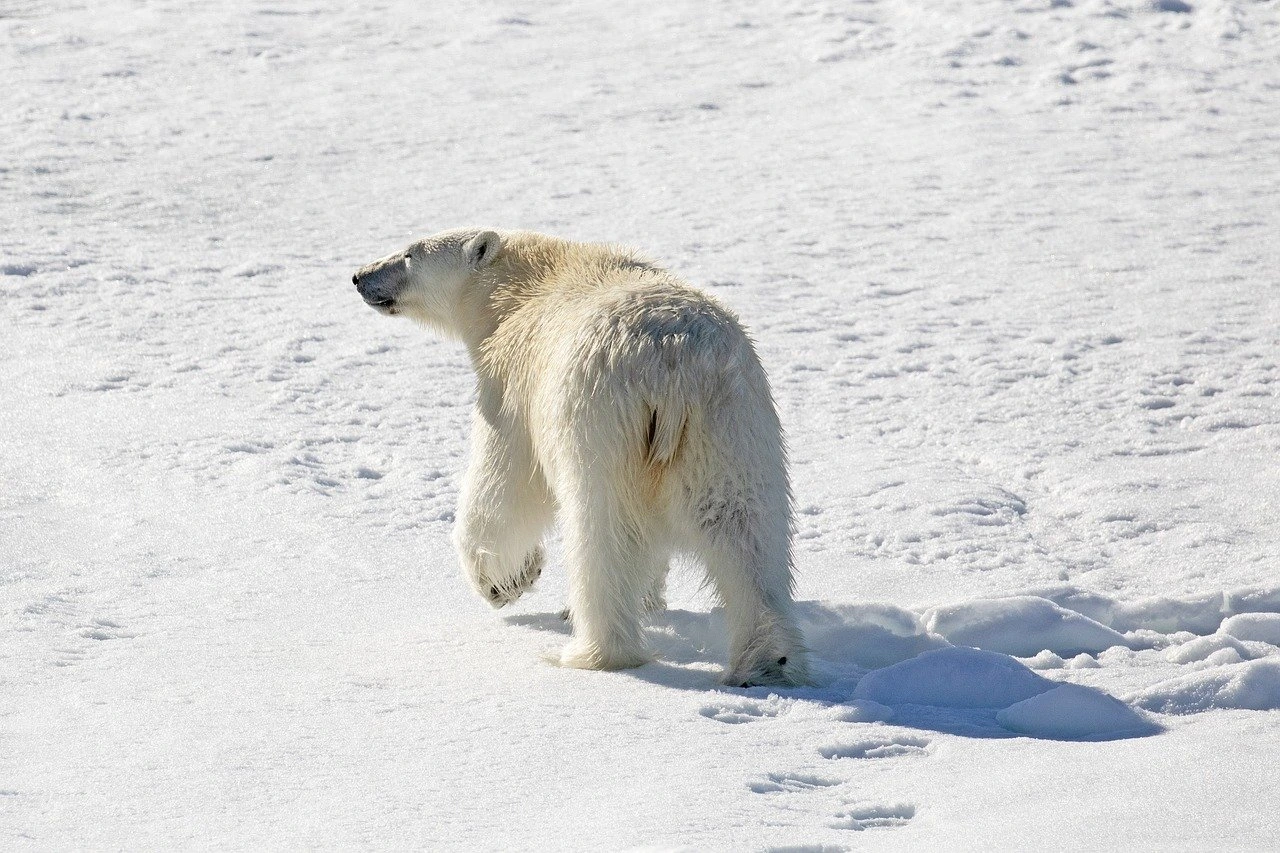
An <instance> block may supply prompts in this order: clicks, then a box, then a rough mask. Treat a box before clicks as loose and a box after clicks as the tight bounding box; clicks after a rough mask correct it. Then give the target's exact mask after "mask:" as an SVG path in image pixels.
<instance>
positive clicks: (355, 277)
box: [351, 273, 360, 287]
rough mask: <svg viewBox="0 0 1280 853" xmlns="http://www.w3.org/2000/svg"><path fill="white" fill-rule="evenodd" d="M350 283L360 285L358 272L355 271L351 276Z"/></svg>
mask: <svg viewBox="0 0 1280 853" xmlns="http://www.w3.org/2000/svg"><path fill="white" fill-rule="evenodd" d="M351 283H352V284H354V285H355V286H356V287H359V286H360V273H356V274H355V275H353V276H351Z"/></svg>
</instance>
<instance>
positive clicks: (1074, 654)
mask: <svg viewBox="0 0 1280 853" xmlns="http://www.w3.org/2000/svg"><path fill="white" fill-rule="evenodd" d="M0 31H3V33H4V40H5V47H6V49H5V50H3V51H0V74H2V75H3V79H4V80H5V81H6V85H5V90H4V92H5V93H4V96H3V97H4V99H5V101H4V104H5V109H3V110H0V199H3V205H4V208H3V210H4V214H5V225H6V227H5V228H4V229H0V312H2V314H3V316H2V317H0V323H2V325H0V328H3V329H4V333H3V334H2V335H0V394H2V395H3V396H2V398H0V399H3V403H4V405H3V406H0V483H2V484H3V489H0V590H2V594H0V637H3V642H0V846H3V847H4V848H5V849H39V850H46V849H67V848H90V849H130V850H133V849H173V848H191V847H195V848H211V847H214V848H230V849H296V848H312V847H324V848H340V849H348V848H396V849H400V848H428V849H466V850H474V849H493V850H506V849H559V850H599V849H628V848H637V849H691V850H739V849H760V850H764V849H777V850H781V849H792V850H841V849H846V848H850V847H854V846H856V847H858V848H859V849H861V848H864V847H892V848H908V849H944V848H945V849H957V848H964V849H1019V850H1021V849H1029V848H1031V849H1047V848H1052V849H1063V848H1077V849H1112V848H1125V849H1196V850H1200V849H1276V848H1277V847H1280V818H1278V817H1277V811H1276V809H1275V808H1274V803H1275V801H1276V799H1277V796H1278V795H1280V761H1278V760H1277V757H1278V756H1280V645H1278V644H1277V642H1276V640H1277V637H1276V635H1275V633H1274V625H1275V621H1274V620H1275V619H1276V614H1280V571H1277V569H1278V567H1280V548H1278V547H1277V541H1280V539H1278V537H1277V527H1276V507H1277V506H1278V505H1280V473H1278V469H1277V466H1276V464H1275V463H1276V458H1277V453H1280V418H1278V417H1277V414H1278V411H1280V407H1278V406H1277V390H1278V389H1280V357H1278V355H1277V353H1278V350H1277V344H1280V286H1277V284H1278V283H1277V280H1276V272H1275V271H1276V270H1277V269H1280V242H1277V241H1276V240H1275V238H1274V235H1275V233H1276V231H1277V227H1278V226H1280V222H1278V221H1277V220H1278V219H1280V216H1278V214H1280V181H1277V180H1276V177H1275V175H1276V170H1275V168H1276V167H1275V164H1276V163H1277V162H1280V133H1278V132H1277V127H1280V62H1278V61H1277V57H1278V56H1280V4H1277V2H1275V0H1259V2H1245V0H1190V2H1187V3H1182V2H1177V3H1175V2H1158V3H1152V2H1148V1H1147V0H1076V2H1064V0H967V2H963V3H961V2H955V0H942V2H937V3H928V4H921V3H915V2H907V0H867V2H859V3H853V4H825V3H817V4H815V3H802V2H797V0H781V2H775V3H753V2H742V3H733V4H704V3H693V2H689V0H674V2H670V3H663V4H659V5H656V6H655V5H654V4H648V3H639V2H634V0H621V2H616V3H608V4H605V3H599V2H588V0H551V2H547V3H540V4H536V5H533V4H528V5H523V6H516V5H510V4H509V3H506V2H491V0H481V2H478V3H475V4H470V5H469V6H468V7H467V8H466V9H465V10H460V9H455V8H452V7H450V8H445V7H430V6H423V5H422V4H416V3H409V2H406V0H382V2H379V3H376V4H375V3H368V2H362V0H356V2H352V3H342V4H338V3H320V2H307V0H300V2H283V0H240V2H229V3H216V4H211V3H195V2H165V0H160V2H152V3H147V4H137V3H131V2H124V0H103V2H100V3H95V4H91V5H89V6H85V5H83V4H70V3H61V2H53V3H34V2H28V0H18V1H17V2H9V3H6V4H4V5H3V7H2V8H0ZM461 224H486V225H495V226H505V227H526V228H533V229H538V230H543V231H549V232H554V233H558V234H562V235H565V236H569V237H575V238H582V239H593V240H619V241H625V242H629V243H633V244H635V245H638V246H640V247H641V248H643V249H644V250H645V251H646V252H648V253H650V254H652V255H654V256H656V257H658V258H661V259H663V260H665V261H666V262H668V263H669V264H670V265H671V266H672V267H673V268H674V269H676V270H678V271H679V272H680V273H682V274H684V275H685V276H687V277H688V278H689V279H690V280H692V281H695V282H697V283H699V284H701V285H703V286H705V287H707V288H708V289H709V290H710V291H712V292H713V293H715V294H717V295H718V296H720V297H722V298H723V299H725V300H726V301H727V302H728V303H729V304H731V305H732V306H733V307H734V308H735V309H736V310H737V311H739V312H740V314H741V315H742V317H743V319H744V320H745V321H746V323H747V324H748V325H749V326H750V327H751V329H752V331H753V333H754V335H755V338H756V339H757V341H758V344H759V350H760V353H761V356H762V358H763V360H764V362H765V364H766V366H767V367H768V369H769V371H770V374H771V377H772V381H773V386H774V390H775V393H776V396H777V399H778V403H779V407H780V410H781V414H782V417H783V421H784V423H785V425H786V428H787V431H788V434H789V438H790V444H791V447H792V473H793V479H794V486H795V492H796V496H797V509H798V513H797V540H796V541H797V549H796V557H797V559H796V562H797V572H798V584H799V595H800V597H801V598H802V599H803V600H804V603H803V605H802V608H801V611H802V616H803V619H804V623H805V628H806V631H807V633H808V636H809V640H810V643H811V644H812V646H813V649H814V653H815V657H816V658H817V670H818V671H819V673H820V676H821V683H820V684H819V685H817V686H814V687H811V688H806V689H802V690H794V691H768V690H763V689H755V690H737V689H729V688H724V687H720V686H718V685H717V683H716V678H717V676H718V674H719V671H720V666H721V665H722V662H723V658H724V655H725V649H724V641H723V635H722V632H721V630H720V615H719V613H718V612H717V611H715V610H714V609H713V608H712V606H711V604H712V602H710V601H709V600H708V599H707V597H706V595H705V594H704V593H703V592H701V591H700V588H699V583H698V578H697V575H696V573H693V572H688V571H684V572H679V571H678V572H677V573H676V574H675V575H674V577H673V587H672V591H671V605H672V606H671V609H670V611H669V612H668V613H666V614H665V615H663V616H662V617H660V618H658V619H657V620H655V623H654V625H653V626H652V628H651V629H650V638H651V641H652V645H653V647H654V649H655V651H656V652H657V654H658V655H659V658H658V660H656V661H655V662H654V663H652V664H650V665H648V666H645V667H643V668H641V669H639V670H636V671H633V672H622V673H589V672H579V671H569V670H563V669H559V668H557V667H555V666H552V665H551V664H549V663H547V661H546V656H547V655H548V653H550V652H553V651H554V650H555V649H556V648H557V647H558V646H559V645H560V644H561V643H563V642H564V640H565V636H566V633H565V632H566V629H565V626H564V625H563V623H562V622H561V621H560V620H559V618H558V616H557V615H556V614H557V613H558V612H559V610H560V609H561V607H562V606H563V603H564V600H565V580H564V576H563V572H561V571H559V570H558V563H557V561H556V560H555V559H553V560H552V561H551V564H550V565H549V568H548V571H547V573H546V575H545V576H544V578H543V579H542V580H541V581H540V583H539V587H538V588H537V589H536V590H535V591H534V592H532V593H531V594H529V595H528V596H526V598H525V599H523V600H521V601H520V602H519V603H518V604H517V605H515V606H513V607H512V608H511V609H509V610H504V611H503V612H502V613H501V614H494V613H493V612H492V611H490V610H489V609H488V607H487V606H486V605H484V604H483V603H482V602H480V601H478V600H476V599H475V598H474V597H473V596H472V595H471V593H470V591H469V589H468V588H467V585H466V584H465V582H464V581H463V579H462V577H461V576H460V572H459V567H458V564H457V561H456V560H455V558H454V556H453V553H452V550H451V548H450V545H449V539H448V537H449V530H450V526H451V523H452V520H453V510H454V505H455V502H456V499H457V482H458V478H459V475H460V472H461V470H462V467H463V465H464V462H465V457H466V452H467V449H466V442H465V436H466V430H467V424H468V420H469V405H470V402H471V395H472V383H471V377H470V374H469V369H468V366H467V363H466V360H465V356H464V354H463V353H462V352H461V351H460V350H459V349H458V348H457V347H456V346H454V345H452V344H449V343H446V342H442V341H438V340H435V339H434V338H432V337H431V336H430V335H429V334H427V333H425V332H423V331H422V330H420V329H416V328H413V327H412V326H410V325H408V324H402V323H396V322H390V321H387V320H386V319H384V318H382V317H379V316H378V315H376V314H375V313H374V312H372V311H369V310H368V309H366V308H364V307H363V306H362V305H361V304H360V303H359V301H358V300H357V299H356V298H355V295H354V293H353V292H352V290H351V286H350V283H349V280H350V275H351V272H352V271H353V270H354V268H355V267H357V266H359V265H360V264H362V263H365V262H367V261H368V260H370V259H371V258H374V257H378V256H380V255H382V254H385V253H386V252H388V251H391V250H394V249H396V248H398V247H400V246H402V245H403V244H404V243H405V242H407V241H408V240H409V239H410V238H411V237H414V236H418V235H421V234H423V233H425V232H429V231H433V230H437V229H440V228H444V227H450V226H455V225H461ZM1246 617H1247V618H1246ZM1224 620H1225V621H1224ZM1220 629H1221V633H1219V630H1220ZM1117 637H1120V638H1121V639H1120V640H1117ZM967 644H976V645H979V646H982V647H983V650H982V651H973V650H972V649H968V648H965V646H966V645H967ZM1108 644H1110V645H1108ZM1002 651H1003V652H1008V653H1012V654H1016V655H1020V656H1022V657H1023V658H1024V660H1023V661H1018V660H1015V659H1013V658H1011V657H1008V656H1006V655H1004V654H1001V653H1000V652H1002ZM1033 668H1034V671H1033Z"/></svg>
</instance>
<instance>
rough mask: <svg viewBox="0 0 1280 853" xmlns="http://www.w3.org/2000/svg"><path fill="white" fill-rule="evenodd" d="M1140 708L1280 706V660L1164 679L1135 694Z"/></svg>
mask: <svg viewBox="0 0 1280 853" xmlns="http://www.w3.org/2000/svg"><path fill="white" fill-rule="evenodd" d="M1130 701H1131V702H1132V703H1133V704H1135V705H1137V706H1138V707H1140V708H1147V709H1149V710H1152V711H1159V712H1161V713H1163V714H1193V713H1196V712H1197V711H1208V710H1210V709H1214V708H1246V709H1249V710H1252V711H1274V710H1277V709H1280V659H1275V658H1269V659H1265V660H1255V661H1248V662H1243V663H1242V662H1232V663H1230V665H1226V666H1221V667H1215V668H1214V669H1211V670H1203V671H1200V672H1195V673H1191V674H1189V675H1183V676H1179V677H1177V678H1171V679H1169V680H1168V681H1163V682H1161V683H1159V684H1156V685H1154V686H1152V687H1149V688H1147V689H1146V690H1143V691H1141V692H1140V693H1138V694H1136V695H1135V696H1133V697H1132V698H1131V699H1130Z"/></svg>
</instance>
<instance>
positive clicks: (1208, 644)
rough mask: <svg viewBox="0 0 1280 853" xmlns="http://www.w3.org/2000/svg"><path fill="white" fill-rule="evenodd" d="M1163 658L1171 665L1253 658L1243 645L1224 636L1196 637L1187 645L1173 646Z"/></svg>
mask: <svg viewBox="0 0 1280 853" xmlns="http://www.w3.org/2000/svg"><path fill="white" fill-rule="evenodd" d="M1224 652H1226V653H1227V654H1223V653H1224ZM1164 656H1165V658H1166V659H1167V660H1169V661H1171V662H1173V663H1197V662H1199V661H1205V660H1209V659H1210V658H1213V662H1215V663H1239V662H1240V661H1244V660H1250V659H1252V658H1253V655H1252V654H1251V653H1250V652H1249V650H1248V649H1247V648H1245V646H1244V644H1243V643H1241V642H1240V641H1239V640H1237V639H1236V638H1235V637H1228V636H1226V635H1224V634H1211V635H1210V636H1208V637H1197V638H1196V639H1194V640H1192V641H1191V642H1189V643H1183V644H1182V645H1180V646H1174V647H1173V648H1171V649H1169V650H1168V651H1167V652H1165V654H1164Z"/></svg>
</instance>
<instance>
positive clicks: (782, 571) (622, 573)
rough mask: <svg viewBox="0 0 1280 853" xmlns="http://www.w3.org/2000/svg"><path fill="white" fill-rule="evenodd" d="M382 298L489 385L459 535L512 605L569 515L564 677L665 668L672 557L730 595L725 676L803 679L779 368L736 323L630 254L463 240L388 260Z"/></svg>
mask: <svg viewBox="0 0 1280 853" xmlns="http://www.w3.org/2000/svg"><path fill="white" fill-rule="evenodd" d="M355 280H356V283H357V286H358V287H360V289H361V293H362V294H364V295H365V298H366V300H367V301H370V302H371V304H375V307H378V308H379V310H382V311H384V313H403V314H405V315H406V316H409V317H412V318H414V319H417V320H419V321H420V322H422V323H425V324H427V325H428V326H431V327H433V328H435V329H437V330H439V331H441V332H443V333H445V334H447V335H450V336H452V337H456V338H458V339H460V340H462V342H463V343H465V344H466V346H467V349H468V350H469V352H470V354H471V358H472V362H473V364H474V366H475V369H476V375H477V378H478V399H477V404H476V411H475V418H474V426H473V429H472V456H471V463H470V468H469V470H468V471H467V475H466V480H465V481H464V484H463V488H462V496H461V506H460V509H459V513H458V525H457V529H456V531H455V537H454V538H455V543H456V545H457V548H458V552H459V554H460V555H461V558H462V563H463V565H464V567H465V568H466V571H467V574H468V576H469V577H470V579H471V582H472V584H473V585H474V586H475V588H476V589H477V591H479V592H480V594H481V595H482V596H483V597H485V598H486V599H488V600H489V601H490V603H492V604H494V605H495V606H499V607H500V606H502V605H504V604H506V603H508V602H510V601H514V600H515V599H517V598H519V597H520V595H521V594H522V593H523V592H524V591H525V590H526V589H528V588H529V587H530V586H531V585H532V584H533V582H534V581H536V580H537V577H538V575H539V574H540V573H541V570H542V548H541V544H540V543H541V540H542V538H543V536H544V534H545V533H546V531H547V529H548V527H549V526H550V524H551V523H552V521H553V520H554V517H555V516H556V514H557V513H558V515H559V518H560V521H561V524H562V528H563V535H564V541H565V554H566V562H567V564H568V569H569V573H570V604H569V611H570V616H571V619H572V622H573V639H572V640H571V641H570V642H569V644H568V645H567V646H566V647H565V648H564V650H563V652H562V655H561V662H562V663H563V664H564V665H566V666H575V667H584V668H590V669H616V668H623V667H632V666H638V665H640V664H642V663H644V662H645V661H647V660H649V658H650V655H649V653H648V651H647V650H646V648H645V642H644V634H643V631H642V630H641V620H642V616H643V614H644V613H645V611H646V610H648V609H655V608H661V607H663V606H665V605H664V603H663V601H662V595H663V589H664V584H665V577H666V573H667V566H668V560H669V559H670V558H671V556H672V554H673V553H676V552H680V553H686V554H689V555H691V556H693V557H695V558H697V559H698V560H699V561H700V562H701V564H702V565H703V566H704V568H705V569H706V573H707V580H708V583H709V585H710V586H711V588H712V589H714V591H715V592H716V594H717V595H718V596H719V597H720V599H721V600H722V601H723V603H724V606H725V612H726V616H727V624H728V630H729V635H730V637H729V640H730V662H729V669H728V671H727V673H726V675H725V680H726V682H728V683H732V684H746V683H750V684H761V683H780V684H800V683H803V682H805V681H806V680H807V678H808V666H807V655H806V652H805V649H804V647H803V644H802V641H801V637H800V634H799V631H798V630H797V628H796V623H795V617H794V615H793V612H792V611H793V606H792V575H791V493H790V486H789V484H788V481H787V472H786V458H785V450H784V447H783V440H782V433H781V427H780V425H779V423H778V417H777V414H776V411H775V409H774V404H773V400H772V398H771V396H770V392H769V386H768V381H767V379H766V377H765V373H764V370H763V368H762V367H761V365H760V361H759V359H758V358H757V356H756V354H755V351H754V349H753V347H752V345H751V341H750V339H749V338H748V337H747V335H746V333H745V332H744V331H743V329H742V326H741V325H740V324H739V322H738V319H737V317H735V316H734V315H733V313H732V312H730V311H729V310H728V309H726V308H725V307H724V306H722V305H721V304H720V303H719V302H717V301H716V300H714V299H712V298H711V297H710V296H707V295H706V294H703V293H701V292H700V291H698V290H695V289H693V288H691V287H689V286H688V285H686V284H684V283H683V282H681V281H680V280H679V279H677V278H676V277H675V276H674V275H672V274H671V273H669V272H667V271H665V270H663V269H661V268H659V267H657V266H655V265H654V264H652V263H651V262H649V261H647V260H644V259H643V258H640V257H639V256H637V255H635V254H634V253H632V252H631V251H628V250H624V249H618V248H615V247H609V246H600V245H594V244H584V243H572V242H568V241H565V240H560V239H557V238H554V237H549V236H546V235H541V234H535V233H531V232H523V231H503V232H497V231H489V230H483V229H459V230H455V231H447V232H444V233H442V234H437V235H435V236H432V237H428V238H426V239H424V240H422V241H419V242H418V243H416V244H414V245H413V246H411V247H409V249H407V250H406V251H405V252H402V253H397V254H395V255H391V256H389V257H387V258H384V259H383V260H381V261H378V262H375V263H373V264H370V265H369V266H367V267H365V268H363V269H362V270H361V271H360V273H358V274H357V278H356V279H355Z"/></svg>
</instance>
